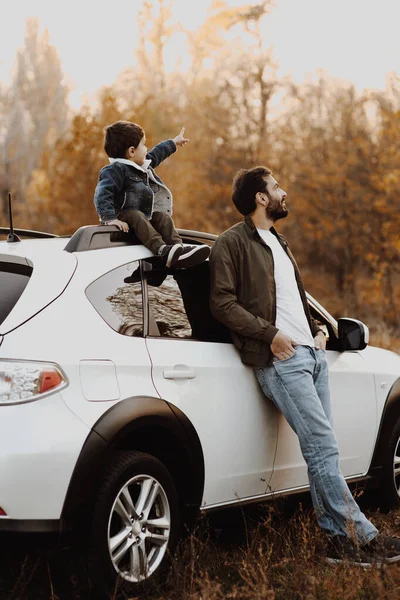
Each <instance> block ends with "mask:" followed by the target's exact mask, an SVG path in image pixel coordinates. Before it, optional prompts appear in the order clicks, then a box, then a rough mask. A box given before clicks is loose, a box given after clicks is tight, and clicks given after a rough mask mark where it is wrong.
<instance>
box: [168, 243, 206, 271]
mask: <svg viewBox="0 0 400 600" xmlns="http://www.w3.org/2000/svg"><path fill="white" fill-rule="evenodd" d="M210 252H211V248H210V247H209V246H206V245H202V246H183V250H182V252H181V255H180V256H179V258H178V260H177V261H176V263H175V267H176V268H177V269H188V268H189V267H194V266H195V265H199V264H200V263H202V262H204V261H205V260H207V258H208V257H209V256H210Z"/></svg>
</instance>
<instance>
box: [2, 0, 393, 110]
mask: <svg viewBox="0 0 400 600" xmlns="http://www.w3.org/2000/svg"><path fill="white" fill-rule="evenodd" d="M258 3H259V1H258V0H254V1H253V2H251V0H250V1H249V2H246V0H245V1H243V0H228V4H230V5H232V6H238V5H243V4H258ZM209 5H210V0H174V17H175V18H176V19H177V20H180V21H181V22H182V24H183V25H184V26H185V27H186V28H191V29H195V28H196V26H198V25H199V24H201V23H202V22H203V21H204V19H205V17H206V11H207V8H208V6H209ZM140 6H141V1H140V0H117V1H116V2H112V0H109V1H107V2H106V1H105V0H79V1H78V0H68V2H61V1H60V0H13V1H11V2H9V0H0V9H1V21H0V81H2V82H8V81H9V73H10V69H11V67H12V64H13V60H14V57H15V53H16V49H17V48H18V47H21V46H22V43H23V34H24V22H25V19H26V18H27V17H28V16H36V17H38V18H39V20H40V24H41V26H42V27H47V29H48V30H49V33H50V42H51V43H52V44H54V45H55V46H56V47H57V50H58V53H59V56H60V59H61V62H62V67H63V70H64V73H65V76H66V80H67V82H68V84H69V86H70V87H71V88H72V92H71V95H70V100H71V103H72V105H73V106H79V104H80V102H81V101H82V100H83V99H84V98H85V97H86V98H89V99H90V98H92V97H93V96H94V94H95V92H96V91H97V90H98V89H99V88H100V87H101V86H103V85H109V84H112V83H113V81H114V80H115V78H116V76H117V75H118V73H119V72H120V71H121V70H122V69H123V68H125V67H127V66H129V65H132V64H133V54H134V49H135V45H136V43H137V39H138V32H137V25H136V14H137V11H138V9H139V8H140ZM399 23H400V0H379V2H378V0H275V8H273V10H272V12H271V14H270V15H269V17H268V18H267V19H266V25H265V40H266V42H267V44H270V45H271V46H272V47H273V55H274V58H275V59H276V60H277V61H278V63H279V71H278V75H280V76H284V75H291V76H292V78H293V79H294V80H295V81H296V82H297V83H300V82H302V81H305V80H307V79H310V78H311V77H312V76H315V73H316V72H317V70H319V69H322V70H324V71H327V72H328V73H330V74H331V75H332V76H334V77H337V78H340V79H344V80H347V81H353V82H354V83H355V84H356V86H357V87H358V89H359V90H362V89H364V88H380V89H383V88H384V86H385V81H386V77H387V74H389V73H393V72H397V73H398V74H400V35H399ZM184 52H185V49H184V47H182V36H181V37H179V36H176V38H175V39H174V41H173V42H172V43H171V45H170V47H169V49H168V55H167V57H166V59H167V63H168V64H169V65H170V66H171V67H172V65H173V64H174V62H175V60H176V59H178V58H179V56H182V53H184Z"/></svg>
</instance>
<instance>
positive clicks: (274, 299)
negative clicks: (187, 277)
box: [210, 167, 400, 565]
mask: <svg viewBox="0 0 400 600" xmlns="http://www.w3.org/2000/svg"><path fill="white" fill-rule="evenodd" d="M232 200H233V203H234V204H235V206H236V208H237V209H238V211H239V212H240V213H241V214H242V215H244V217H245V218H244V221H243V222H241V223H238V224H237V225H235V226H233V227H232V228H231V229H228V230H227V231H225V232H224V233H222V234H221V235H220V236H219V238H218V239H217V241H216V242H215V244H214V247H213V250H212V255H211V262H210V268H211V311H212V313H213V315H214V317H215V318H216V319H218V320H220V321H221V322H222V323H223V324H224V325H226V326H227V327H228V328H229V329H230V330H231V335H232V339H233V342H234V344H235V346H236V347H237V349H238V350H239V352H240V355H241V359H242V361H243V362H244V363H246V364H249V365H251V366H252V367H253V368H254V372H255V375H256V377H257V380H258V382H259V384H260V386H261V388H262V390H263V392H264V394H265V395H266V396H267V397H268V398H270V399H271V400H272V401H273V402H274V403H275V405H276V406H277V408H278V409H279V410H280V411H281V412H282V413H283V415H284V416H285V418H286V419H287V421H288V423H289V424H290V426H291V427H292V429H293V430H294V431H295V432H296V434H297V435H298V437H299V442H300V446H301V450H302V454H303V457H304V459H305V461H306V463H307V466H308V477H309V483H310V491H311V496H312V501H313V505H314V509H315V512H316V516H317V519H318V523H319V525H320V526H321V528H322V529H323V530H324V531H325V532H326V533H327V534H328V536H329V544H328V556H327V559H328V561H329V562H333V563H340V562H342V561H343V560H344V559H345V560H348V561H349V560H350V561H351V562H352V563H354V564H359V565H369V564H372V563H373V564H383V563H388V562H397V561H399V560H400V539H398V538H393V537H389V536H383V535H382V534H379V533H378V531H377V529H376V528H375V527H374V525H373V524H372V523H371V522H370V521H368V519H367V518H366V517H365V515H364V514H363V513H362V512H361V511H360V508H359V507H358V505H357V503H356V502H355V500H354V499H353V496H352V494H351V492H350V490H349V488H348V487H347V484H346V482H345V480H344V478H343V475H342V474H341V472H340V469H339V453H338V446H337V442H336V438H335V435H334V432H333V429H332V420H331V406H330V397H329V385H328V366H327V361H326V357H325V336H324V334H323V332H322V331H321V330H320V329H319V328H318V325H317V323H316V322H315V321H314V320H313V319H312V318H311V315H310V311H309V308H308V304H307V300H306V295H305V292H304V288H303V284H302V281H301V277H300V272H299V270H298V267H297V265H296V262H295V260H294V258H293V255H292V254H291V252H290V250H289V247H288V244H287V242H286V240H285V238H284V237H283V236H282V235H280V234H278V233H277V232H276V230H275V228H274V223H275V222H276V221H278V220H279V219H282V218H285V217H287V215H288V208H287V206H286V192H284V191H283V190H282V189H281V188H280V186H279V184H278V182H277V181H276V180H275V179H274V177H273V175H272V172H271V171H270V170H269V169H267V168H266V167H256V168H253V169H247V170H245V169H243V170H241V171H239V172H238V173H237V174H236V176H235V179H234V182H233V194H232ZM244 400H245V399H244Z"/></svg>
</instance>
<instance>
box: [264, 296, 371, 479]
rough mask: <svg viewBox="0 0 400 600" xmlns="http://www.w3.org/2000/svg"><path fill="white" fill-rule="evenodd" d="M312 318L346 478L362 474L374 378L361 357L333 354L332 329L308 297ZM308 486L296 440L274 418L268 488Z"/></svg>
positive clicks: (367, 453) (366, 460)
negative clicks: (322, 348) (321, 345)
mask: <svg viewBox="0 0 400 600" xmlns="http://www.w3.org/2000/svg"><path fill="white" fill-rule="evenodd" d="M309 305H310V309H311V312H312V315H313V317H314V318H315V319H317V320H318V321H319V322H320V323H321V325H322V327H323V329H324V331H325V333H326V335H327V349H326V358H327V361H328V365H329V387H330V392H331V403H332V415H333V428H334V431H335V434H336V438H337V440H338V445H339V453H340V466H341V470H342V472H343V474H344V476H345V477H353V476H354V477H356V476H358V475H362V474H365V473H366V471H367V470H368V466H369V463H370V460H371V455H372V451H373V443H374V439H375V435H376V395H375V384H374V376H373V374H372V373H371V372H370V369H369V367H368V364H367V362H366V361H365V360H364V358H363V356H362V354H363V352H362V351H358V352H355V351H347V352H338V351H337V350H335V347H337V323H336V321H335V319H334V318H333V317H332V316H331V315H329V313H328V312H327V311H326V310H325V309H324V308H323V307H322V306H320V305H319V304H318V302H316V301H315V300H314V299H313V298H312V297H311V296H309ZM307 484H308V477H307V468H306V464H305V462H304V459H303V457H302V455H301V451H300V445H299V442H298V438H297V435H296V434H295V433H294V432H293V430H292V429H291V428H290V426H289V425H288V423H287V421H286V419H285V418H284V417H283V415H282V414H279V416H278V447H277V453H276V460H275V466H274V472H273V475H272V477H271V481H270V486H271V488H272V489H273V490H274V491H279V490H287V489H291V488H296V487H301V486H304V485H307Z"/></svg>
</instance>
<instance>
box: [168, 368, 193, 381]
mask: <svg viewBox="0 0 400 600" xmlns="http://www.w3.org/2000/svg"><path fill="white" fill-rule="evenodd" d="M163 377H164V379H194V378H195V377H196V372H195V371H193V370H192V369H164V371H163Z"/></svg>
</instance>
